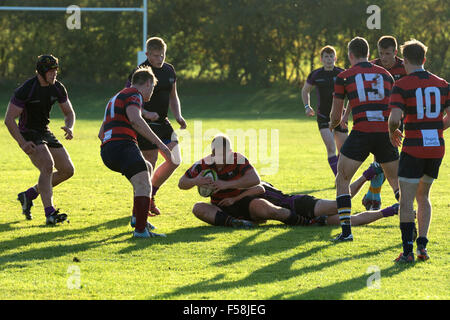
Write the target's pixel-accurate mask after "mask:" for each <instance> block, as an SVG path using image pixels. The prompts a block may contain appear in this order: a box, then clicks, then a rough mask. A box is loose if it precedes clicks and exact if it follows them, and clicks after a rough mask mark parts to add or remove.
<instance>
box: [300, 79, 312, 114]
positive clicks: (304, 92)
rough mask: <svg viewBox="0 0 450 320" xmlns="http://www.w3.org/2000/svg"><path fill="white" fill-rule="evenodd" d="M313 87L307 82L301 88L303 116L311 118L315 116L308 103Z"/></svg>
mask: <svg viewBox="0 0 450 320" xmlns="http://www.w3.org/2000/svg"><path fill="white" fill-rule="evenodd" d="M313 87H314V86H312V85H310V84H309V83H308V82H305V84H304V85H303V88H302V100H303V104H304V105H305V114H306V115H307V116H308V117H313V116H314V115H315V112H314V109H313V108H311V106H310V105H309V103H310V93H311V90H312V89H313Z"/></svg>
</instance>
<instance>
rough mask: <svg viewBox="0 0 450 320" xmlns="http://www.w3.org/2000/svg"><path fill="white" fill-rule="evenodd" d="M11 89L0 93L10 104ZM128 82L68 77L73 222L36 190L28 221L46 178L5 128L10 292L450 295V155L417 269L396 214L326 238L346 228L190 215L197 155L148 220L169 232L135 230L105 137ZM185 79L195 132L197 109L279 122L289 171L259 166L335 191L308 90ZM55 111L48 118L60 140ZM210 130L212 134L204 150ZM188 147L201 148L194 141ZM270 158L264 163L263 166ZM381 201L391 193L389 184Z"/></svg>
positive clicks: (0, 222)
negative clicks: (46, 205) (108, 162)
mask: <svg viewBox="0 0 450 320" xmlns="http://www.w3.org/2000/svg"><path fill="white" fill-rule="evenodd" d="M12 87H13V86H10V87H8V90H3V89H2V91H1V93H0V98H1V101H3V102H2V109H0V111H1V114H2V115H3V114H4V109H5V106H6V104H7V101H8V99H9V96H10V92H12V91H11V90H10V89H11V88H12ZM119 88H120V86H117V87H115V88H114V87H110V88H93V89H90V90H88V87H84V88H83V87H74V88H71V87H69V86H68V89H69V94H70V95H71V99H72V102H73V104H74V107H75V109H76V111H77V118H78V120H77V123H76V131H75V139H74V140H73V141H69V142H64V145H65V146H66V148H67V150H68V151H69V153H70V155H71V157H72V160H73V162H74V164H75V167H76V173H75V175H74V177H72V178H71V179H70V180H69V181H67V182H65V183H63V184H62V185H60V186H58V187H57V188H55V190H54V199H55V204H56V205H57V207H60V208H62V209H63V211H65V212H68V213H69V217H70V224H64V225H60V226H56V227H47V226H45V220H44V215H43V208H42V204H41V202H40V199H37V200H36V201H35V202H34V203H35V206H34V207H33V209H32V212H33V214H34V220H32V221H25V219H24V217H23V216H22V215H21V214H20V212H21V210H20V208H19V205H18V202H17V201H16V200H15V199H16V196H17V193H18V192H20V191H22V190H25V189H26V188H28V187H29V186H31V185H33V184H34V183H35V182H36V181H37V177H38V172H37V170H36V169H35V168H34V167H33V166H32V164H31V163H30V161H29V159H28V157H27V156H26V155H25V154H24V153H23V152H22V151H21V150H20V149H19V147H18V146H17V145H16V143H15V142H14V141H13V140H12V138H11V137H10V136H9V134H8V132H7V130H6V128H5V126H4V125H2V126H0V139H1V141H2V146H3V148H2V151H1V152H0V165H1V168H2V177H1V179H0V189H1V190H2V193H1V194H0V212H1V215H0V288H1V290H0V299H219V300H222V299H237V300H246V299H449V298H450V295H449V292H450V291H449V289H450V288H449V287H450V286H449V285H450V283H449V280H448V279H450V273H449V267H448V266H449V255H448V249H447V246H448V244H449V241H448V229H447V228H448V224H449V217H448V210H449V207H450V204H449V197H448V188H449V186H450V185H449V174H450V166H449V162H448V161H447V158H448V156H446V158H445V159H444V161H443V163H442V167H441V171H440V177H439V179H438V180H437V182H436V183H435V185H434V186H433V189H432V202H433V221H432V224H431V229H430V233H429V238H430V243H429V253H430V255H431V260H430V261H428V262H426V263H416V264H415V265H413V266H411V267H402V266H396V265H394V263H393V262H392V260H393V259H394V258H395V257H396V256H397V254H398V253H399V252H400V251H401V240H400V230H399V228H398V224H399V222H398V217H391V218H386V219H382V220H379V221H377V222H375V223H373V224H371V225H368V226H363V227H355V228H354V236H355V241H354V242H353V243H343V244H339V245H334V244H332V243H331V242H330V241H329V240H330V239H331V238H332V237H333V236H334V235H335V234H337V233H339V231H340V228H339V227H329V226H327V227H287V226H285V225H283V224H281V223H278V222H275V221H272V222H269V223H267V224H266V225H263V226H261V227H259V228H256V229H254V230H232V229H228V228H221V227H211V226H208V225H206V224H205V223H203V222H201V221H199V220H197V219H196V218H195V217H194V216H193V214H192V213H191V208H192V206H193V204H194V203H195V202H197V201H202V200H204V198H201V197H200V196H199V195H198V193H197V191H196V190H195V189H192V190H189V191H181V190H179V189H178V188H177V183H178V179H179V177H180V176H181V175H182V174H183V173H184V171H185V170H186V169H187V168H188V167H189V166H190V163H183V164H182V165H181V166H180V168H178V170H177V171H176V172H175V174H174V175H173V176H172V177H171V178H170V179H169V180H168V181H167V183H166V184H165V185H164V187H163V188H161V190H160V191H159V193H158V197H157V203H158V206H159V207H160V209H161V210H162V212H163V214H162V215H161V216H158V217H155V218H151V222H152V223H153V224H154V225H156V226H157V227H158V229H157V230H156V231H157V232H161V233H166V234H167V238H160V239H151V240H138V241H137V240H133V239H132V237H131V236H132V229H131V227H130V226H129V216H130V213H131V207H130V205H131V200H132V190H131V186H130V185H129V183H128V182H127V181H126V179H125V178H124V177H122V176H121V175H120V174H117V173H114V172H111V171H109V170H108V169H107V168H106V167H105V166H104V165H103V163H102V161H101V158H100V155H99V151H100V149H99V142H98V140H97V138H96V135H97V132H98V128H99V125H100V123H101V119H102V117H103V111H104V106H105V103H106V101H107V99H108V98H109V97H110V96H112V95H113V94H114V93H115V90H116V89H119ZM179 90H180V92H179V93H180V97H181V101H182V107H183V113H184V116H185V118H186V119H187V121H188V125H189V128H188V131H189V132H190V134H191V135H192V136H193V135H194V121H200V120H202V123H201V124H202V130H203V133H205V131H207V130H208V129H218V130H221V131H226V130H227V129H243V130H244V131H245V130H248V129H255V130H256V131H258V130H259V129H267V130H268V132H269V136H270V129H277V130H278V133H279V141H280V145H279V164H280V165H279V169H278V172H277V174H275V175H264V176H263V177H262V178H263V179H265V180H268V181H269V182H271V183H273V184H274V185H275V186H276V187H278V188H280V189H282V190H284V191H286V192H288V193H291V192H305V193H309V194H312V195H314V196H316V197H320V198H328V199H333V198H334V197H335V191H334V187H333V185H334V181H333V175H332V173H331V170H330V169H329V167H328V163H327V160H326V154H325V147H324V146H323V144H322V141H321V139H320V136H319V133H318V130H317V125H316V122H315V120H313V119H306V118H305V117H304V116H303V115H302V113H303V110H302V105H301V103H300V102H299V99H300V98H299V91H298V90H296V89H292V88H291V89H281V88H272V89H265V90H263V89H254V88H231V87H230V88H220V87H219V86H210V87H207V86H206V87H204V86H192V87H189V86H187V85H186V86H185V87H182V86H180V89H179ZM57 109H58V108H57V107H56V108H55V109H54V110H55V111H54V113H53V120H52V122H51V128H52V130H53V131H54V133H55V134H56V135H57V137H58V138H60V139H62V137H63V134H62V131H61V130H60V129H59V127H60V126H61V124H62V119H61V113H60V112H59V110H57ZM2 121H3V119H2ZM197 124H198V123H197ZM175 127H176V126H175ZM446 137H447V139H448V132H447V133H446ZM208 142H209V140H208V139H206V137H205V139H204V140H203V141H202V150H206V149H207V145H208ZM270 151H271V149H270V148H269V152H270ZM186 157H188V156H186ZM190 158H191V160H192V162H193V161H194V160H197V159H194V147H193V146H192V148H191V154H190ZM258 159H259V158H258ZM369 160H370V159H369ZM369 160H367V161H366V163H365V164H364V165H363V167H367V165H368V164H369ZM265 166H266V165H265V164H263V163H261V162H260V161H257V162H255V167H256V168H257V169H258V170H260V171H261V170H262V169H263V168H264V167H265ZM362 170H363V169H360V171H358V174H360V173H361V172H362ZM366 189H367V187H364V188H363V191H362V192H361V193H360V194H359V195H357V196H356V197H355V198H354V201H353V212H359V211H362V210H363V207H362V205H361V198H362V196H363V193H364V192H365V191H366ZM382 199H383V203H384V204H386V205H390V204H392V203H394V197H393V195H392V192H391V190H390V189H389V188H388V187H386V186H385V187H384V188H383V191H382ZM74 258H77V259H76V260H78V261H79V262H74ZM74 265H75V266H77V267H79V269H80V272H81V274H80V278H79V279H80V284H81V288H80V289H69V288H68V285H67V281H68V280H70V277H71V276H72V277H73V275H71V274H70V273H68V270H69V271H70V269H69V268H70V267H71V266H74ZM371 266H376V267H377V268H378V270H380V273H381V287H380V289H370V288H368V287H367V280H368V278H369V276H370V275H371V274H368V273H366V272H367V270H368V268H369V267H371Z"/></svg>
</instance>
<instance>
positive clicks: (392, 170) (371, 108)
mask: <svg viewBox="0 0 450 320" xmlns="http://www.w3.org/2000/svg"><path fill="white" fill-rule="evenodd" d="M368 57H369V44H368V43H367V41H366V40H365V39H364V38H360V37H356V38H354V39H352V40H351V41H350V42H349V44H348V58H349V60H350V63H351V65H352V67H351V68H350V69H348V70H346V71H344V72H341V73H340V74H339V75H338V76H337V78H336V82H335V86H334V98H333V107H332V110H331V123H330V129H334V128H335V127H336V126H338V125H339V123H341V121H342V119H341V117H342V109H343V105H344V97H345V96H347V97H348V99H349V106H350V108H351V111H352V115H353V123H354V125H353V128H352V131H351V133H350V135H349V136H348V138H347V140H345V142H344V145H343V146H342V148H341V156H340V157H339V162H338V174H337V176H336V202H337V207H338V213H339V219H340V221H341V227H342V233H341V234H339V235H338V236H337V237H336V239H334V241H352V240H353V235H352V232H351V221H350V215H351V195H350V192H349V185H350V181H351V179H352V177H353V175H354V174H355V172H356V171H357V170H358V168H359V167H360V166H361V164H362V163H363V162H364V161H365V160H366V158H367V157H368V156H369V154H370V153H372V154H373V155H374V156H375V157H376V159H377V161H378V162H379V163H380V164H381V166H382V168H383V171H384V172H385V174H386V177H387V179H388V181H389V184H390V185H391V187H392V189H393V190H394V193H395V194H396V198H397V199H398V181H397V170H398V157H399V156H398V150H397V149H396V148H395V147H394V146H392V144H391V143H390V141H389V134H388V125H387V119H388V116H389V109H388V102H389V95H390V90H391V88H392V84H393V82H394V80H393V78H392V76H391V75H390V74H389V72H387V71H386V69H384V68H382V67H379V66H376V65H374V64H372V63H370V62H369V61H368Z"/></svg>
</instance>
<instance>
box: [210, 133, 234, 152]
mask: <svg viewBox="0 0 450 320" xmlns="http://www.w3.org/2000/svg"><path fill="white" fill-rule="evenodd" d="M216 148H218V149H219V150H220V151H222V153H224V152H225V151H226V150H231V141H230V138H228V137H227V136H226V135H224V134H218V135H216V136H215V137H214V138H213V140H212V141H211V149H212V150H216Z"/></svg>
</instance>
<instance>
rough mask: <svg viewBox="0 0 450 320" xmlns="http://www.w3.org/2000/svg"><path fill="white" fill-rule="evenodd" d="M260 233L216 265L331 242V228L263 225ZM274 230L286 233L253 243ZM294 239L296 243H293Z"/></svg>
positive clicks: (228, 252)
mask: <svg viewBox="0 0 450 320" xmlns="http://www.w3.org/2000/svg"><path fill="white" fill-rule="evenodd" d="M258 228H259V230H258V229H257V230H258V231H259V232H258V233H255V234H253V235H251V236H249V237H247V238H245V239H243V240H242V241H240V242H239V243H236V244H234V245H232V246H230V247H228V248H227V249H226V250H225V254H227V255H228V259H226V260H223V261H220V262H217V263H215V264H214V265H217V266H223V265H231V264H233V263H236V262H241V261H243V260H246V259H252V258H254V257H256V256H263V257H264V256H271V255H274V254H278V253H280V252H283V251H289V250H292V249H295V248H296V247H298V246H300V245H303V244H306V243H310V242H311V241H329V240H330V239H331V235H330V233H331V232H332V229H331V228H326V227H320V226H307V227H301V226H296V227H292V226H286V225H284V224H275V225H274V224H263V225H260V226H259V227H258ZM273 229H285V230H286V232H284V233H277V234H276V235H275V236H274V237H273V238H270V239H267V240H264V241H261V242H257V243H252V242H255V241H256V240H257V238H258V237H259V236H261V235H262V234H263V233H266V232H268V231H270V230H273ZM293 238H294V241H293Z"/></svg>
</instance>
